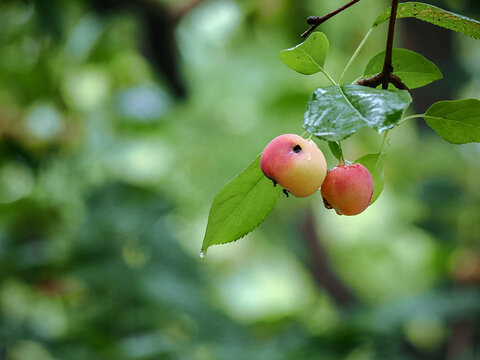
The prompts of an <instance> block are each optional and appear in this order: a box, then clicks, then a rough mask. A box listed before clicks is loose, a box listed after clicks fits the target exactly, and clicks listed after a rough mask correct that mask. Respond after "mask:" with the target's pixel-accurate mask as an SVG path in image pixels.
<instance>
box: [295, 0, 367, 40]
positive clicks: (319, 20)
mask: <svg viewBox="0 0 480 360" xmlns="http://www.w3.org/2000/svg"><path fill="white" fill-rule="evenodd" d="M359 1H360V0H352V1H350V2H349V3H347V4H345V5H343V6H342V7H339V8H338V9H337V10H335V11H332V12H331V13H329V14H327V15H324V16H322V17H318V16H309V17H308V18H307V24H308V25H312V26H310V28H309V29H308V30H307V31H305V32H304V33H303V34H302V35H300V36H301V37H302V38H305V37H307V36H308V35H310V34H311V33H312V32H313V30H315V29H316V28H317V26H319V25H321V24H323V23H324V22H325V21H327V20H328V19H330V18H331V17H333V16H335V15H337V14H338V13H339V12H342V11H343V10H345V9H346V8H349V7H350V6H352V5H353V4H355V3H357V2H359Z"/></svg>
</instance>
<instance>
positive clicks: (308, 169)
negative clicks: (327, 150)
mask: <svg viewBox="0 0 480 360" xmlns="http://www.w3.org/2000/svg"><path fill="white" fill-rule="evenodd" d="M260 167H261V169H262V171H263V173H264V174H265V175H266V176H267V177H268V178H270V179H272V180H273V181H274V183H278V184H280V185H281V186H282V187H283V188H284V189H285V190H287V191H289V192H290V193H291V194H293V195H295V196H297V197H306V196H309V195H311V194H313V193H314V192H315V191H317V190H318V189H319V188H320V186H321V185H322V182H323V180H324V179H325V176H326V175H327V162H326V161H325V157H324V156H323V153H322V151H321V150H320V149H319V148H318V146H317V145H316V144H315V143H314V142H313V141H312V140H306V139H304V138H302V137H301V136H298V135H295V134H284V135H280V136H278V137H276V138H275V139H273V140H272V141H271V142H270V143H269V144H268V145H267V147H266V148H265V150H263V153H262V157H261V158H260Z"/></svg>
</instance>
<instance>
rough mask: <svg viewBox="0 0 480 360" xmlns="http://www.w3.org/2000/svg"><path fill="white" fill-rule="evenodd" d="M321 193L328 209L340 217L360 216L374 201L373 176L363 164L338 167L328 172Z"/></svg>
mask: <svg viewBox="0 0 480 360" xmlns="http://www.w3.org/2000/svg"><path fill="white" fill-rule="evenodd" d="M321 192H322V197H323V202H324V204H325V207H326V208H327V209H331V208H333V209H335V211H336V212H337V214H339V215H357V214H360V213H361V212H362V211H363V210H365V209H366V208H367V207H368V205H370V201H371V200H372V196H373V178H372V174H370V171H368V170H367V168H366V167H365V166H363V165H362V164H353V165H338V166H336V167H334V168H333V169H331V170H329V171H328V174H327V177H326V178H325V181H324V182H323V184H322V191H321Z"/></svg>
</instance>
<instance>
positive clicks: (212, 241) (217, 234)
mask: <svg viewBox="0 0 480 360" xmlns="http://www.w3.org/2000/svg"><path fill="white" fill-rule="evenodd" d="M280 193H281V188H280V186H276V187H273V183H272V181H271V180H269V179H268V178H267V177H266V176H265V175H264V174H263V172H262V170H261V169H260V155H259V156H258V157H257V158H256V159H255V160H254V161H253V162H252V163H251V164H250V165H249V166H248V167H247V168H246V169H245V170H244V171H242V172H241V173H240V174H239V175H238V176H237V177H236V178H234V179H233V180H232V181H231V182H229V183H228V184H227V185H225V186H224V187H223V189H222V190H220V192H219V193H218V194H217V196H216V197H215V199H214V200H213V203H212V206H211V208H210V213H209V215H208V224H207V230H206V231H205V237H204V239H203V244H202V251H203V253H204V254H205V253H206V251H207V249H208V247H209V246H211V245H216V244H225V243H229V242H232V241H235V240H238V239H240V238H242V237H244V236H245V235H246V234H248V233H249V232H250V231H252V230H253V229H255V228H256V227H257V226H258V225H260V224H261V223H262V222H263V220H265V218H266V217H267V215H268V214H269V213H270V211H272V209H273V207H274V205H275V203H276V202H277V200H278V197H279V195H280Z"/></svg>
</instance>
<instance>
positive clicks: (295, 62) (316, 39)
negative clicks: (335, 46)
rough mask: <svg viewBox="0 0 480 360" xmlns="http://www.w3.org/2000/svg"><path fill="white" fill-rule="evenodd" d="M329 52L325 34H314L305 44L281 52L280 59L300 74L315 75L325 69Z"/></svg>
mask: <svg viewBox="0 0 480 360" xmlns="http://www.w3.org/2000/svg"><path fill="white" fill-rule="evenodd" d="M327 52H328V39H327V37H326V36H325V34H324V33H321V32H314V33H312V34H311V35H310V36H309V37H308V38H307V40H305V41H304V42H303V43H301V44H299V45H297V46H295V47H293V48H290V49H286V50H282V51H280V59H282V61H283V62H284V63H285V65H287V66H288V67H289V68H291V69H293V70H295V71H296V72H299V73H300V74H304V75H310V74H315V73H317V72H319V71H321V70H322V69H323V65H324V64H325V57H326V56H327Z"/></svg>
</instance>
